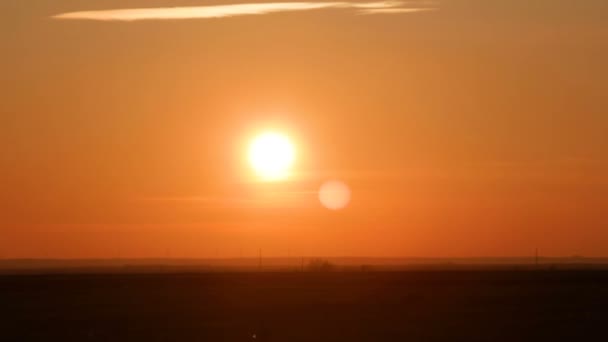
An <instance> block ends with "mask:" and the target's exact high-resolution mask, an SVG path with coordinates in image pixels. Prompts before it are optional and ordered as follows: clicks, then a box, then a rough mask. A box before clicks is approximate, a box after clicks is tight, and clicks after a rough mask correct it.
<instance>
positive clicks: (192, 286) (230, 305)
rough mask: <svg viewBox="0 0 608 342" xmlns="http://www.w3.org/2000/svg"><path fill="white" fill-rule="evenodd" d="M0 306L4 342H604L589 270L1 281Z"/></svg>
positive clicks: (598, 286) (602, 314) (607, 311)
mask: <svg viewBox="0 0 608 342" xmlns="http://www.w3.org/2000/svg"><path fill="white" fill-rule="evenodd" d="M0 305H1V310H2V317H1V321H0V328H1V329H0V340H2V341H13V340H14V341H32V340H34V341H89V340H90V341H119V340H120V341H253V340H257V341H260V340H261V341H288V342H293V341H608V272H607V271H598V270H596V271H591V270H588V271H582V270H581V271H409V272H369V273H364V272H335V273H331V272H330V273H324V274H323V273H317V274H315V273H295V272H294V273H287V272H286V273H270V272H269V273H201V274H133V275H125V274H116V275H111V274H104V275H102V274H100V275H74V274H73V275H45V276H41V275H39V276H34V275H15V276H8V275H6V276H0ZM254 334H255V338H254Z"/></svg>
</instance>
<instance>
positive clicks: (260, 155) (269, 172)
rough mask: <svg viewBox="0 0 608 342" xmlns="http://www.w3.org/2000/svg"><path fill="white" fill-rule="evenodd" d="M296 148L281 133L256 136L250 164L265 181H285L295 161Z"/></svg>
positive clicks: (252, 143) (250, 149) (250, 151)
mask: <svg viewBox="0 0 608 342" xmlns="http://www.w3.org/2000/svg"><path fill="white" fill-rule="evenodd" d="M295 154H296V153H295V148H294V146H293V144H292V143H291V141H290V140H289V138H288V137H287V136H286V135H284V134H281V133H277V132H266V133H262V134H260V135H258V136H256V137H255V138H254V139H253V141H252V142H251V144H250V146H249V162H250V163H251V166H252V167H253V170H254V171H255V173H256V174H257V175H258V176H259V177H260V178H261V179H263V180H265V181H278V180H283V179H285V178H287V177H288V176H289V171H290V169H291V167H292V165H293V163H294V161H295Z"/></svg>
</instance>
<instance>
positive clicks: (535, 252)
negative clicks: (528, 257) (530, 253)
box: [534, 247, 538, 268]
mask: <svg viewBox="0 0 608 342" xmlns="http://www.w3.org/2000/svg"><path fill="white" fill-rule="evenodd" d="M534 265H535V266H536V268H538V247H537V248H536V249H535V250H534Z"/></svg>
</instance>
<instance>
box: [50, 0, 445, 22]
mask: <svg viewBox="0 0 608 342" xmlns="http://www.w3.org/2000/svg"><path fill="white" fill-rule="evenodd" d="M405 6H408V7H405ZM422 6H424V7H422ZM330 8H334V9H354V10H355V11H356V13H358V14H382V13H410V12H420V11H430V10H436V9H437V7H436V3H434V2H428V1H376V2H268V3H250V4H232V5H214V6H191V7H158V8H130V9H110V10H100V11H79V12H68V13H61V14H57V15H54V16H52V18H54V19H64V20H70V19H71V20H99V21H137V20H178V19H209V18H226V17H235V16H243V15H260V14H271V13H279V12H296V11H310V10H319V9H330Z"/></svg>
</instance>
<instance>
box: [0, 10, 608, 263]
mask: <svg viewBox="0 0 608 342" xmlns="http://www.w3.org/2000/svg"><path fill="white" fill-rule="evenodd" d="M217 4H229V2H222V3H220V2H204V3H202V2H200V1H161V0H155V1H143V0H141V1H118V0H95V1H93V0H87V1H84V0H82V1H80V0H79V1H67V0H54V1H4V2H2V4H0V17H1V20H0V42H2V54H1V55H0V68H1V69H2V70H1V72H0V80H1V82H0V91H1V93H2V95H3V96H2V100H1V101H0V113H1V117H0V120H1V121H0V123H1V125H0V177H1V179H2V182H0V205H1V206H0V257H70V258H72V257H117V256H118V257H150V256H166V255H170V256H174V257H216V256H221V257H228V256H238V255H240V254H241V253H242V254H243V255H246V256H253V255H255V254H256V253H257V249H258V247H261V248H263V249H264V250H265V251H266V252H265V253H266V254H267V255H277V256H279V255H280V256H283V255H286V254H287V250H290V253H292V254H293V255H295V254H298V255H301V254H304V255H330V256H346V255H348V256H440V257H443V256H520V255H530V254H532V253H533V251H534V248H535V247H537V246H538V247H539V248H540V250H541V253H543V254H545V255H572V254H581V255H586V256H600V255H602V256H606V255H608V253H606V251H608V215H607V214H606V213H607V212H608V96H607V95H606V94H607V91H608V86H607V85H606V80H607V79H608V63H606V61H608V22H607V21H606V18H607V17H608V4H607V3H606V2H605V1H599V0H598V1H591V0H590V1H580V2H577V1H565V0H546V1H542V0H541V1H534V2H532V3H531V2H528V1H507V0H494V1H492V0H483V1H482V0H479V1H464V0H463V1H460V0H454V1H441V2H434V3H432V7H436V9H435V10H429V11H421V12H413V13H391V14H388V13H378V14H373V15H369V14H365V13H362V12H358V11H359V9H358V7H356V6H352V5H349V6H350V7H348V8H346V7H344V6H343V5H340V6H338V8H326V9H317V10H306V11H292V12H284V13H283V12H279V13H273V14H258V15H242V16H236V17H226V18H215V19H205V18H196V19H188V20H183V19H181V20H151V21H132V22H115V21H94V20H60V19H52V18H51V17H52V16H55V15H58V14H62V13H71V12H78V11H93V10H108V9H120V8H123V9H124V8H142V7H156V8H163V7H168V6H200V5H217ZM417 6H418V7H421V8H422V7H424V8H426V7H428V6H429V5H428V4H426V3H422V4H420V5H417ZM413 7H416V6H413ZM268 127H271V128H276V129H278V130H280V131H282V132H284V133H286V134H288V135H290V137H291V138H292V140H293V141H294V142H295V144H296V146H297V150H298V156H297V158H298V159H297V162H296V165H295V166H294V172H295V173H296V175H295V177H293V178H291V179H290V180H289V181H287V182H281V183H272V184H269V183H260V182H256V181H255V179H254V178H252V172H251V169H250V168H249V166H248V165H247V156H246V149H247V145H246V143H247V141H248V140H249V139H251V138H252V137H253V135H254V134H255V133H256V132H259V131H260V130H264V129H266V128H268ZM331 178H336V179H341V180H344V181H346V182H347V183H348V184H349V185H350V187H351V190H352V195H353V198H352V202H351V203H350V205H349V206H348V207H347V208H346V209H343V210H340V211H335V212H334V211H329V210H327V209H325V208H323V207H322V206H321V205H320V204H319V201H318V199H317V194H316V191H317V190H318V188H319V186H320V185H321V183H322V182H323V181H325V180H327V179H331Z"/></svg>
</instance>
